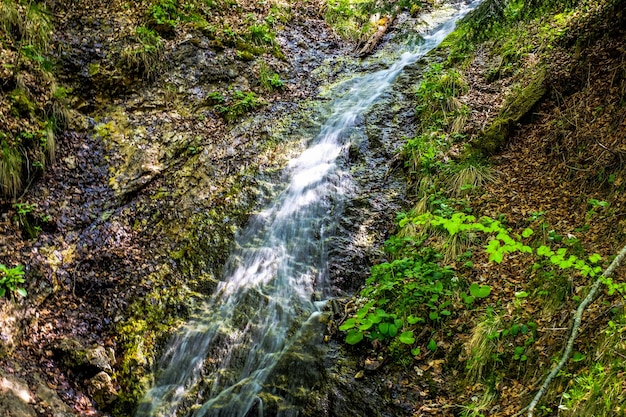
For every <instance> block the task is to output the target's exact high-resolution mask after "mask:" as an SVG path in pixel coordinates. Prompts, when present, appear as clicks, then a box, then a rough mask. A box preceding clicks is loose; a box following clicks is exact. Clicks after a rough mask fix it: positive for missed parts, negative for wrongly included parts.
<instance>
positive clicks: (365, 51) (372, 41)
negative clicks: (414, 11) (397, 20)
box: [357, 15, 394, 57]
mask: <svg viewBox="0 0 626 417" xmlns="http://www.w3.org/2000/svg"><path fill="white" fill-rule="evenodd" d="M393 18H394V17H393V15H387V16H385V17H383V18H382V19H380V20H379V21H378V29H376V32H374V34H373V35H372V36H370V38H369V40H368V41H367V42H366V43H365V45H364V46H363V47H362V48H361V49H360V50H359V51H358V52H357V56H359V57H363V56H365V55H369V54H370V53H372V51H373V50H374V48H376V45H377V44H378V41H380V38H382V37H383V35H384V34H385V33H386V32H387V29H389V27H390V26H391V23H393Z"/></svg>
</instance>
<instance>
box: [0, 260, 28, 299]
mask: <svg viewBox="0 0 626 417" xmlns="http://www.w3.org/2000/svg"><path fill="white" fill-rule="evenodd" d="M24 282H26V281H25V280H24V267H23V266H22V265H18V266H16V267H13V268H8V267H7V266H6V265H4V264H0V297H4V296H5V295H13V294H19V295H20V296H22V297H26V289H24V287H22V286H21V285H20V284H23V283H24Z"/></svg>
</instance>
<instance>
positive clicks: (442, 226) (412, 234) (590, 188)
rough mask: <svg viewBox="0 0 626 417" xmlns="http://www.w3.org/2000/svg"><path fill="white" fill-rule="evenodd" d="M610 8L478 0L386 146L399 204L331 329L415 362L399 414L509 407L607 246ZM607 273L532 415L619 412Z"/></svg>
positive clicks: (616, 304) (612, 219) (614, 105)
mask: <svg viewBox="0 0 626 417" xmlns="http://www.w3.org/2000/svg"><path fill="white" fill-rule="evenodd" d="M624 8H625V4H624V2H623V1H616V0H613V1H600V2H597V1H586V0H580V1H560V0H554V1H547V2H533V1H521V0H511V1H489V0H488V1H485V2H484V3H483V4H482V5H481V6H480V7H479V8H478V10H477V11H476V12H475V13H473V15H471V16H470V17H469V18H467V19H466V20H465V21H463V22H462V23H461V24H460V25H459V27H458V29H457V31H456V32H455V33H453V34H452V35H450V37H449V38H448V39H447V40H446V41H445V42H444V44H443V45H442V46H441V47H440V48H439V51H438V52H437V55H438V56H439V57H441V62H439V63H434V64H431V65H430V66H429V67H428V68H427V69H426V71H425V73H424V75H423V79H422V81H421V82H420V83H418V85H416V90H415V105H416V113H417V117H416V120H419V125H418V126H417V134H416V136H415V137H414V138H412V139H409V140H408V141H407V143H406V145H405V146H404V148H403V150H402V152H401V154H400V155H399V157H400V160H401V161H402V162H403V164H404V168H405V172H406V174H407V178H408V180H409V181H411V182H412V183H413V184H414V186H415V188H414V189H415V195H414V196H413V199H414V202H415V205H414V207H413V208H412V209H410V210H408V211H407V212H405V213H400V214H399V215H398V230H397V232H396V234H395V235H394V236H393V237H392V238H391V239H389V241H388V242H387V257H388V259H387V261H386V262H384V263H382V264H379V265H376V266H374V267H373V268H372V276H371V278H370V279H369V280H368V281H367V283H366V285H365V287H364V288H363V290H362V291H361V293H360V298H359V299H358V302H357V305H358V308H357V309H355V311H354V312H353V313H352V315H351V316H349V317H348V318H347V319H346V320H345V321H344V322H343V324H342V325H341V327H340V329H341V330H344V331H346V342H347V343H349V344H356V345H358V346H361V345H363V344H366V345H368V346H369V347H368V348H367V350H366V351H364V352H365V354H366V355H367V357H368V358H371V357H377V356H378V357H379V358H380V356H381V355H382V356H391V357H393V358H395V361H394V363H395V364H397V365H398V366H400V367H405V368H406V369H407V370H408V369H416V370H418V374H419V375H420V376H421V377H420V378H415V377H410V376H409V377H407V378H409V380H411V381H412V383H413V384H415V386H416V389H418V390H422V391H423V395H422V397H423V398H422V399H421V400H420V401H417V402H416V404H415V408H416V409H420V407H422V408H421V409H428V410H429V412H430V413H431V414H430V415H449V410H448V407H450V405H451V404H456V407H457V411H456V413H461V414H462V415H465V416H479V415H494V414H497V415H516V414H517V413H520V412H521V410H522V409H523V408H524V406H526V405H528V403H529V402H530V400H531V398H532V396H533V395H534V392H535V391H536V390H537V389H538V388H539V386H540V385H541V383H542V382H543V378H544V377H545V375H546V374H547V373H548V372H549V371H550V369H551V367H552V366H553V364H554V363H555V361H558V359H559V357H560V353H561V352H562V349H563V348H564V345H565V340H566V338H567V335H569V333H568V329H569V326H570V325H571V323H570V321H571V315H570V314H569V312H570V311H571V310H573V309H575V308H576V306H577V305H578V303H580V301H581V300H582V299H583V298H584V296H585V294H586V292H587V290H588V288H589V286H590V285H591V284H592V283H593V282H594V281H595V278H594V277H597V275H598V274H599V272H600V271H601V270H602V266H606V265H608V262H609V260H610V259H611V257H612V256H614V255H615V254H616V253H617V251H618V250H619V248H621V246H623V243H624V238H625V237H626V234H625V233H624V226H625V225H626V224H625V223H624V219H623V213H621V208H622V207H623V206H624V204H626V200H624V197H623V186H624V184H623V180H624V166H623V163H622V161H621V157H620V152H621V150H620V149H621V148H622V147H623V146H624V143H625V142H624V140H625V139H626V138H624V117H623V115H624V114H625V112H624V106H625V105H626V62H624V60H623V56H624V55H623V51H624V45H625V33H624V29H623V28H624V21H625V20H626V16H625V15H624ZM623 277H624V274H623V273H620V274H619V275H618V276H617V278H614V279H613V280H607V281H606V282H605V284H606V285H605V286H604V294H603V297H602V300H601V301H600V302H597V303H595V304H593V306H592V307H591V308H590V309H589V310H588V312H587V315H586V316H585V318H584V320H583V321H584V323H585V324H584V325H583V333H582V334H581V335H579V337H578V340H577V342H576V344H575V353H574V355H573V357H572V359H571V360H570V361H569V362H568V365H567V367H566V369H564V370H563V371H562V372H561V373H560V375H559V377H558V378H557V381H556V382H553V384H552V389H551V390H550V391H549V392H548V394H547V395H546V397H545V401H544V402H543V403H541V404H540V409H539V410H537V411H536V415H554V414H555V413H556V412H557V409H558V410H559V413H560V415H568V416H569V415H606V416H609V415H621V414H623V413H624V412H626V410H625V409H624V398H625V396H626V390H624V386H623V385H622V383H621V379H620V377H619V375H623V372H624V371H626V368H625V367H624V361H623V357H624V355H625V354H626V340H625V339H624V336H623V334H624V329H625V328H626V327H625V326H626V316H625V315H624V309H623V296H624V294H626V286H625V285H624V283H623V281H624V280H623ZM367 360H369V359H366V361H367ZM409 374H411V372H409ZM600 398H602V400H600ZM452 399H454V400H452Z"/></svg>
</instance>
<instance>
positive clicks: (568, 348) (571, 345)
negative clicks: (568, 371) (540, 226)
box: [528, 246, 626, 417]
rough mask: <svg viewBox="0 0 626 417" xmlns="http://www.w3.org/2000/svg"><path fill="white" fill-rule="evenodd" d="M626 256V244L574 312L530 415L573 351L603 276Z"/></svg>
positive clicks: (531, 416)
mask: <svg viewBox="0 0 626 417" xmlns="http://www.w3.org/2000/svg"><path fill="white" fill-rule="evenodd" d="M625 256H626V246H624V247H623V248H622V250H621V251H620V252H619V254H618V255H617V256H616V257H615V259H613V262H611V265H609V267H608V268H607V269H606V270H605V271H604V272H603V273H602V275H601V276H600V277H599V278H598V279H597V280H596V282H594V284H593V286H592V287H591V290H590V291H589V294H587V296H586V297H585V299H584V300H583V301H582V303H580V305H579V306H578V308H577V309H576V313H575V314H574V325H573V326H572V333H571V335H570V337H569V339H568V340H567V346H566V347H565V352H564V353H563V356H562V357H561V360H560V361H559V363H558V364H557V365H556V367H555V368H554V369H553V370H552V372H550V374H549V375H548V376H547V377H546V379H545V381H544V382H543V385H542V386H541V388H540V389H539V391H538V392H537V394H536V395H535V398H533V400H532V401H531V403H530V405H529V406H528V417H533V412H534V411H535V407H536V406H537V403H539V400H541V397H543V395H544V394H545V393H546V390H547V389H548V386H549V385H550V382H552V380H553V379H554V377H555V376H556V374H558V373H559V371H560V370H561V369H562V368H563V366H564V365H565V362H567V360H568V359H569V357H570V355H571V353H572V349H573V348H574V341H575V340H576V336H577V335H578V330H579V329H580V322H581V320H582V315H583V313H584V312H585V309H586V308H587V306H588V305H589V304H590V303H591V302H593V301H594V299H595V298H596V294H597V293H598V290H599V289H600V285H601V284H602V282H603V278H608V277H610V276H611V275H612V274H613V272H614V271H615V269H616V268H617V267H618V266H619V265H620V264H621V263H622V260H623V259H624V257H625Z"/></svg>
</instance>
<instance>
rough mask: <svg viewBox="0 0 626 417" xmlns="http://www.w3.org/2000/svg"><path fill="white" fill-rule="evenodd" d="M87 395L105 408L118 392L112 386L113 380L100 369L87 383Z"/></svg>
mask: <svg viewBox="0 0 626 417" xmlns="http://www.w3.org/2000/svg"><path fill="white" fill-rule="evenodd" d="M87 392H88V393H89V396H90V397H91V398H92V399H93V400H94V401H95V402H96V404H98V407H100V408H103V409H104V408H106V407H108V406H109V405H111V404H112V403H113V401H115V399H116V398H117V397H118V393H117V391H116V390H115V387H113V381H112V380H111V377H110V376H109V374H107V373H106V372H104V371H102V372H100V373H98V374H97V375H96V376H94V377H93V378H91V379H90V380H89V383H88V385H87Z"/></svg>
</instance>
